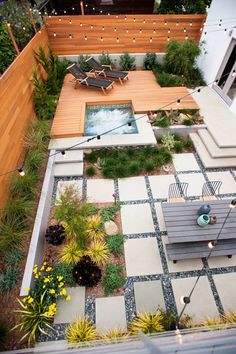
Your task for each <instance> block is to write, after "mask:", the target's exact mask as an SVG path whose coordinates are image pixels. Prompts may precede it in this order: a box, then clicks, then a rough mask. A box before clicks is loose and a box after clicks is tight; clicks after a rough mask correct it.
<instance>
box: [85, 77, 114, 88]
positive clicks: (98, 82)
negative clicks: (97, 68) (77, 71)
mask: <svg viewBox="0 0 236 354" xmlns="http://www.w3.org/2000/svg"><path fill="white" fill-rule="evenodd" d="M86 82H87V84H88V85H87V84H86ZM86 82H85V81H83V82H81V85H85V86H86V85H87V86H93V87H103V88H107V87H109V86H110V85H111V81H110V80H103V79H99V78H97V77H89V76H88V77H87V79H86Z"/></svg>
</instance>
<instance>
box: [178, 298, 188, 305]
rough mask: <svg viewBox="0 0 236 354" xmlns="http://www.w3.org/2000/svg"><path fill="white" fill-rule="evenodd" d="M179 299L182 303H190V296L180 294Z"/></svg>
mask: <svg viewBox="0 0 236 354" xmlns="http://www.w3.org/2000/svg"><path fill="white" fill-rule="evenodd" d="M179 300H180V303H181V304H182V305H184V304H190V297H188V296H180V299H179Z"/></svg>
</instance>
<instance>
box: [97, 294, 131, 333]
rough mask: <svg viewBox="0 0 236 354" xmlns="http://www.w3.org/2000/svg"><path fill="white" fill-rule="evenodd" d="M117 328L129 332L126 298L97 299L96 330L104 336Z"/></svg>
mask: <svg viewBox="0 0 236 354" xmlns="http://www.w3.org/2000/svg"><path fill="white" fill-rule="evenodd" d="M117 328H119V329H122V330H123V331H127V323H126V315H125V300H124V296H112V297H101V298H97V299H96V330H97V331H98V332H99V333H101V334H102V333H103V334H104V333H105V332H107V331H108V330H114V329H117Z"/></svg>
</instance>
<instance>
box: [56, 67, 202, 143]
mask: <svg viewBox="0 0 236 354" xmlns="http://www.w3.org/2000/svg"><path fill="white" fill-rule="evenodd" d="M74 86H75V85H74V82H73V78H72V75H71V74H68V75H67V76H66V77H65V81H64V85H63V87H62V90H61V95H60V99H59V102H58V106H57V110H56V113H55V117H54V120H53V124H52V129H51V136H52V137H53V138H63V137H64V138H65V137H73V136H82V135H83V133H84V123H85V107H86V105H88V104H113V103H128V102H130V103H132V105H133V109H134V112H135V113H137V114H140V113H147V112H148V111H150V110H157V109H160V108H161V107H163V106H166V105H167V104H168V107H166V108H168V109H170V108H173V109H177V108H189V109H194V108H199V107H198V105H197V103H196V102H195V100H194V99H193V98H192V97H191V96H188V97H185V98H184V99H182V100H181V104H180V106H177V104H176V100H177V99H178V98H181V97H183V96H185V95H187V94H188V90H187V89H186V87H162V88H161V87H160V86H159V85H158V84H157V82H156V79H155V76H154V75H153V73H152V72H151V71H131V72H130V73H129V80H128V81H126V82H125V83H124V85H120V83H118V82H116V83H115V85H114V89H113V90H108V92H107V95H104V94H103V93H102V91H101V90H95V89H92V88H87V87H84V86H83V87H82V86H80V87H78V88H77V89H75V88H74ZM171 102H174V103H172V104H170V103H171Z"/></svg>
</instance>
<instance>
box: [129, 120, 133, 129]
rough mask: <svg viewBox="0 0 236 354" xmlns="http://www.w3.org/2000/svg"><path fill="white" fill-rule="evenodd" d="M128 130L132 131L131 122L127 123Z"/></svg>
mask: <svg viewBox="0 0 236 354" xmlns="http://www.w3.org/2000/svg"><path fill="white" fill-rule="evenodd" d="M128 129H129V130H131V129H132V122H131V121H129V122H128Z"/></svg>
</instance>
